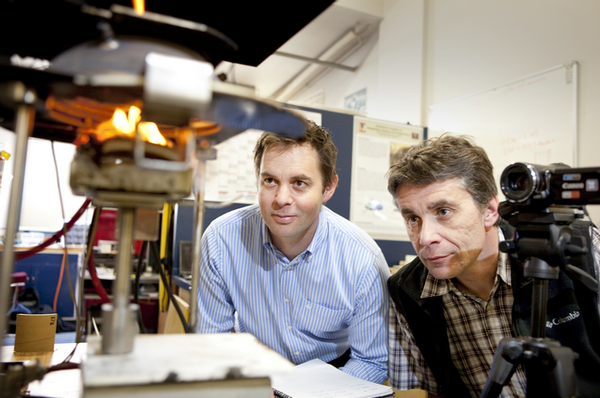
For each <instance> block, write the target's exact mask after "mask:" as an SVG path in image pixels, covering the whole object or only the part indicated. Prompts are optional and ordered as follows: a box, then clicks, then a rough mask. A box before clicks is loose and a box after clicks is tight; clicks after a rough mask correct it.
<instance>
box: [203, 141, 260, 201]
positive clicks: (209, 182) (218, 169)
mask: <svg viewBox="0 0 600 398" xmlns="http://www.w3.org/2000/svg"><path fill="white" fill-rule="evenodd" d="M262 133H263V132H262V131H260V130H246V131H244V132H243V133H240V134H238V135H236V136H234V137H232V138H230V139H228V140H226V141H223V142H221V143H220V144H218V145H215V148H216V150H217V158H216V159H214V160H208V161H207V162H206V186H205V194H204V200H205V201H206V202H229V201H234V202H235V203H247V204H252V203H258V196H257V195H258V192H257V186H256V175H255V173H254V153H253V151H254V146H255V145H256V141H258V138H259V137H260V136H261V134H262Z"/></svg>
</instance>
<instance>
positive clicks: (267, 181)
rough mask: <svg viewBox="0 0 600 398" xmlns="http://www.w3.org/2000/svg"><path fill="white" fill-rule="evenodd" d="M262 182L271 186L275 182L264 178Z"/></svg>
mask: <svg viewBox="0 0 600 398" xmlns="http://www.w3.org/2000/svg"><path fill="white" fill-rule="evenodd" d="M263 182H264V183H265V184H267V185H270V184H273V183H274V182H275V180H273V179H272V178H265V179H264V180H263Z"/></svg>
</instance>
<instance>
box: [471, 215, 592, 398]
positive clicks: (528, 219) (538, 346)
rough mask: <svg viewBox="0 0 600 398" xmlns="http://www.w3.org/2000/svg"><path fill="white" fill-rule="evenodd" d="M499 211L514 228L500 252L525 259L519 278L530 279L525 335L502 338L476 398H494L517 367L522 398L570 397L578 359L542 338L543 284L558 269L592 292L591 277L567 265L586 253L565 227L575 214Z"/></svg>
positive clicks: (574, 391) (545, 293) (545, 295)
mask: <svg viewBox="0 0 600 398" xmlns="http://www.w3.org/2000/svg"><path fill="white" fill-rule="evenodd" d="M504 210H505V211H504V212H503V213H504V214H502V217H504V218H505V219H507V221H508V222H509V223H510V224H511V225H513V226H515V231H514V237H513V240H507V241H504V242H501V244H500V250H501V251H503V252H506V253H516V254H517V256H518V257H519V258H520V259H521V260H525V269H524V275H525V276H527V277H531V278H533V290H532V293H531V294H532V300H531V304H532V307H531V336H524V337H517V338H513V337H506V338H504V339H502V340H501V341H500V344H499V345H498V349H497V350H496V353H495V354H494V359H493V361H492V367H491V369H490V374H489V377H488V381H487V383H486V386H485V388H484V390H483V391H482V393H481V395H480V398H490V397H497V396H499V395H500V393H501V391H502V388H503V387H504V386H505V385H506V384H508V382H509V381H510V379H511V377H512V375H513V374H514V372H515V371H516V369H517V367H518V366H519V365H521V364H522V365H523V366H524V368H525V376H526V378H527V390H526V396H527V397H534V396H536V397H537V396H544V397H561V398H562V397H575V396H576V394H577V385H576V375H575V368H574V361H575V359H577V358H578V354H576V353H574V352H573V351H572V350H571V349H570V348H568V347H562V346H561V345H560V343H559V342H558V341H556V340H552V339H549V338H546V337H545V327H546V304H547V298H548V280H550V279H557V278H558V276H559V272H560V270H559V268H562V269H563V270H564V271H565V273H567V274H568V276H569V277H570V278H572V279H576V280H578V281H580V282H582V283H583V285H584V286H586V287H587V288H589V289H590V290H593V291H597V290H598V283H597V282H596V280H595V279H594V278H593V277H591V276H590V275H588V274H587V273H585V272H583V271H581V270H580V269H579V268H577V267H574V266H572V265H570V264H568V263H569V261H570V260H571V259H572V258H574V257H579V256H582V255H584V254H585V253H587V250H586V248H585V241H584V240H583V239H580V237H576V236H573V234H572V233H573V231H572V229H571V227H570V225H571V223H572V222H573V221H574V220H575V218H576V217H577V214H576V213H575V212H574V210H573V209H562V210H563V211H560V212H558V213H553V212H549V211H544V212H534V213H520V212H519V211H516V212H514V211H513V210H515V209H510V210H511V211H506V208H505V209H504ZM534 389H535V391H534Z"/></svg>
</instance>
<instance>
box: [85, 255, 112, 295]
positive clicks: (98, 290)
mask: <svg viewBox="0 0 600 398" xmlns="http://www.w3.org/2000/svg"><path fill="white" fill-rule="evenodd" d="M88 271H89V273H90V278H92V284H93V285H94V288H95V289H96V293H98V295H99V296H100V299H101V300H102V304H104V303H110V298H108V294H106V290H104V286H102V282H101V281H100V278H98V274H97V273H96V266H95V265H94V256H90V259H89V261H88Z"/></svg>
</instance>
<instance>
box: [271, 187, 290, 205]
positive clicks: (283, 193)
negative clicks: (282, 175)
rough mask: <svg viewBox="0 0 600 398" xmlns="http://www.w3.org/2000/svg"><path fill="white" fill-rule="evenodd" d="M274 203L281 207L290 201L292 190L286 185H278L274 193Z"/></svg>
mask: <svg viewBox="0 0 600 398" xmlns="http://www.w3.org/2000/svg"><path fill="white" fill-rule="evenodd" d="M275 203H276V204H277V206H279V207H283V206H286V205H289V204H291V203H292V192H291V189H290V187H289V186H288V185H286V184H282V185H279V187H278V188H277V192H276V193H275Z"/></svg>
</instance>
